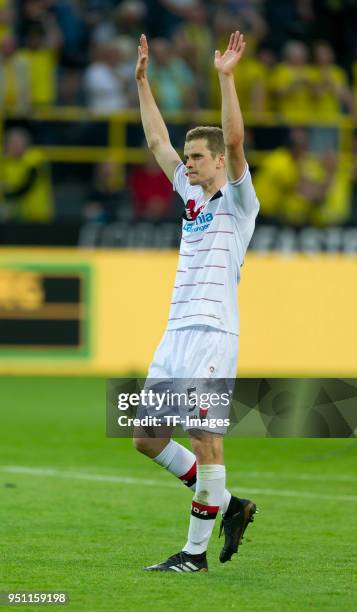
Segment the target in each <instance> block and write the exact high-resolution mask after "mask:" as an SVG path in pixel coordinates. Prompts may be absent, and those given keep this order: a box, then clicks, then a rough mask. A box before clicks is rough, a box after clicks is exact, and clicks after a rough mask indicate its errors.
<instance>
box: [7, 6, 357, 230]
mask: <svg viewBox="0 0 357 612" xmlns="http://www.w3.org/2000/svg"><path fill="white" fill-rule="evenodd" d="M236 28H237V29H240V30H242V31H243V32H244V33H245V37H246V39H247V52H246V54H245V57H244V59H243V61H242V63H241V64H240V66H239V70H237V72H236V81H237V89H238V92H239V97H240V101H241V106H242V109H243V112H244V113H245V115H247V116H249V118H250V124H251V123H253V124H254V122H256V124H257V126H258V129H257V130H254V129H251V130H247V137H246V143H247V149H248V153H249V149H254V150H257V149H265V150H267V149H268V150H269V149H270V150H271V152H269V153H268V154H267V155H265V156H264V157H263V158H262V162H261V163H259V164H257V165H256V168H254V166H255V164H254V163H253V164H252V165H253V169H255V170H256V172H255V184H256V189H257V192H258V196H259V197H260V200H261V204H262V215H263V216H265V217H266V218H267V219H276V220H278V221H281V222H283V223H284V222H285V223H291V224H293V225H294V224H295V225H302V224H312V225H317V226H324V225H330V224H336V223H347V222H348V221H350V220H351V219H352V220H353V219H356V217H357V212H356V209H357V196H356V192H357V189H356V182H357V178H356V174H357V171H356V168H353V167H351V168H349V167H346V164H345V163H344V160H343V158H342V157H341V156H340V155H339V153H338V152H339V147H340V143H339V135H340V133H339V132H338V130H337V128H336V124H337V123H338V122H339V121H340V119H341V118H343V117H347V116H348V117H352V118H353V119H354V120H355V118H356V106H357V0H335V1H334V2H332V1H331V0H290V1H289V0H288V1H286V0H274V2H268V1H267V0H212V1H210V2H203V1H202V0H146V1H143V0H122V1H118V0H17V1H16V0H15V1H11V0H0V107H1V110H2V114H3V115H4V116H5V118H6V117H7V115H9V116H10V115H11V117H12V118H13V116H14V115H16V114H17V115H18V117H26V116H27V115H29V114H30V113H31V112H33V110H35V109H38V108H44V107H48V106H62V107H66V106H69V107H73V106H82V107H87V108H89V109H91V110H93V111H95V112H98V113H107V112H109V113H110V112H115V111H118V110H121V109H128V108H136V107H137V106H138V99H137V92H136V84H135V81H134V78H133V73H134V65H135V62H136V55H137V42H138V38H139V35H140V33H141V32H143V31H144V32H146V33H147V34H148V36H149V39H150V68H149V76H150V81H151V83H152V87H153V91H154V93H155V97H156V99H157V101H158V105H159V107H160V109H161V110H162V111H187V112H189V113H193V112H194V111H196V110H198V109H218V108H219V90H218V82H217V79H216V78H214V73H213V64H212V61H208V58H211V57H212V54H213V51H214V49H215V48H222V47H223V46H224V44H225V42H226V40H227V34H228V33H230V32H231V31H232V30H233V29H236ZM341 33H343V35H341ZM271 114H273V115H274V117H276V118H277V119H278V121H280V122H281V124H282V125H286V126H288V125H289V124H291V123H293V124H294V123H295V124H296V123H297V122H298V123H300V124H303V122H304V121H306V122H308V123H309V124H311V122H314V121H316V123H317V124H318V123H319V122H320V123H321V122H323V123H325V124H326V125H327V126H328V127H326V126H325V128H321V127H318V125H317V127H316V128H310V129H309V130H307V129H304V128H300V129H287V128H286V129H285V131H284V133H282V132H281V133H280V136H279V137H278V139H276V136H275V137H272V136H271V135H270V134H269V133H268V131H267V130H264V127H263V128H262V126H264V125H265V121H266V117H267V116H271ZM6 125H7V127H8V128H9V129H8V135H7V138H6V139H5V154H6V157H5V162H4V170H3V173H2V181H3V184H2V195H3V197H2V200H3V202H4V203H3V205H2V206H1V217H2V219H5V220H7V219H10V220H14V219H19V220H22V221H50V220H51V219H52V217H53V215H54V206H53V195H52V193H51V187H50V185H49V179H48V164H46V160H45V159H44V158H43V157H41V154H40V153H39V151H37V150H36V147H35V146H34V145H31V142H30V137H29V134H26V133H25V130H23V126H22V125H20V128H21V129H19V125H17V124H16V122H15V123H14V122H13V121H12V122H11V121H9V122H8V123H6ZM259 126H260V129H259ZM14 130H15V131H14ZM178 138H179V139H180V134H179V135H178ZM261 141H264V143H263V145H262V144H261ZM14 142H15V146H14V144H13V143H14ZM16 143H17V145H18V146H16ZM19 143H21V145H20V144H19ZM50 144H51V143H50ZM355 146H356V147H357V140H356V145H355ZM14 151H15V152H14ZM14 160H15V161H16V163H15V162H14ZM347 165H348V164H347ZM19 168H20V170H19ZM115 173H116V168H115V163H113V162H110V161H108V163H106V164H105V163H104V164H99V165H98V166H97V167H95V168H94V170H93V184H92V186H91V187H90V189H89V191H88V192H87V193H86V194H85V196H84V199H85V200H86V202H84V206H83V208H82V215H83V217H84V218H85V219H86V220H93V221H98V220H101V221H103V220H104V221H105V220H112V219H113V218H116V217H117V215H118V211H119V209H120V210H121V211H123V210H124V208H125V207H123V206H122V204H119V205H116V204H115V200H116V199H117V200H118V202H121V200H122V199H123V198H124V197H128V193H130V194H131V195H130V197H131V199H132V201H131V207H132V211H133V214H134V216H135V217H137V218H142V217H144V218H145V217H150V216H153V217H160V216H161V215H164V216H170V214H171V211H172V194H171V192H170V190H169V189H168V185H167V183H166V182H165V178H164V177H163V176H162V175H161V174H160V173H159V172H158V170H157V168H155V166H154V164H153V163H152V160H150V158H148V159H147V161H146V162H145V165H144V166H143V167H140V168H134V169H129V174H128V181H127V184H128V186H130V189H129V190H128V191H127V192H126V194H123V192H122V191H121V190H120V189H119V188H118V185H117V181H116V180H115V176H114V175H115ZM113 177H114V178H113ZM143 177H145V182H146V184H147V186H148V187H147V190H146V193H142V192H140V185H141V184H142V180H143ZM103 183H105V184H108V185H109V188H108V189H109V194H108V193H106V195H104V196H103V195H101V196H100V195H98V194H99V193H101V192H100V190H99V191H98V184H103ZM39 184H40V188H39V187H38V185H39ZM272 185H273V186H274V188H272ZM34 189H37V191H38V192H39V191H41V189H42V194H43V197H42V200H43V202H44V201H45V200H46V201H47V204H46V205H45V204H43V206H42V207H41V206H40V205H38V206H37V207H36V206H35V207H34V205H33V204H31V202H33V200H34V195H33V190H34ZM104 191H107V188H105V189H104ZM27 199H29V200H30V202H28V201H27ZM57 213H58V211H57ZM126 214H127V213H126Z"/></svg>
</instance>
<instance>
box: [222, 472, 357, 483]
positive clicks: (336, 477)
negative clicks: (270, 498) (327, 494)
mask: <svg viewBox="0 0 357 612" xmlns="http://www.w3.org/2000/svg"><path fill="white" fill-rule="evenodd" d="M229 474H230V475H232V476H237V477H239V478H246V477H247V478H275V479H277V478H279V479H280V480H322V481H325V480H330V481H335V482H355V483H357V476H353V475H352V474H299V473H297V474H290V473H289V472H245V471H242V472H231V471H229Z"/></svg>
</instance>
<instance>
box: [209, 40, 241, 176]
mask: <svg viewBox="0 0 357 612" xmlns="http://www.w3.org/2000/svg"><path fill="white" fill-rule="evenodd" d="M244 48H245V42H244V38H243V34H240V33H239V32H238V31H236V32H234V33H233V34H231V37H230V39H229V44H228V47H227V49H226V51H225V52H224V54H223V55H221V53H220V51H216V52H215V58H214V65H215V68H216V70H217V72H218V77H219V84H220V88H221V96H222V129H223V138H224V144H225V147H226V156H225V157H226V168H227V174H228V178H229V180H230V181H236V180H237V179H239V178H240V177H241V176H242V175H243V173H244V170H245V166H246V161H245V156H244V149H243V143H244V124H243V117H242V113H241V110H240V106H239V101H238V96H237V92H236V88H235V83H234V74H233V71H234V68H235V67H236V65H237V64H238V62H239V60H240V58H241V57H242V55H243V52H244Z"/></svg>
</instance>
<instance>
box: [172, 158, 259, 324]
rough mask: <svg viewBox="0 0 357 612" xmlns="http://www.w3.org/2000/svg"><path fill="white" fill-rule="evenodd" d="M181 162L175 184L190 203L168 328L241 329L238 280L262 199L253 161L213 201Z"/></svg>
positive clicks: (186, 208)
mask: <svg viewBox="0 0 357 612" xmlns="http://www.w3.org/2000/svg"><path fill="white" fill-rule="evenodd" d="M185 172H186V167H185V166H184V164H183V163H180V164H179V165H178V166H177V168H176V170H175V175H174V181H173V187H174V190H175V191H177V192H178V193H179V194H180V196H181V197H182V199H183V201H184V203H185V217H186V218H185V219H184V220H183V222H182V238H181V244H180V253H179V262H178V268H177V272H176V280H175V286H174V291H173V297H172V302H171V307H170V314H169V321H168V329H169V330H171V329H180V328H182V327H187V326H190V325H208V326H210V327H214V328H217V329H220V330H221V331H226V332H230V333H233V334H239V315H238V305H237V285H238V283H239V281H240V267H241V266H242V264H243V261H244V256H245V253H246V250H247V248H248V244H249V242H250V239H251V237H252V234H253V231H254V226H255V218H256V216H257V214H258V210H259V202H258V200H257V197H256V195H255V191H254V187H253V184H252V179H251V176H250V172H249V168H248V165H247V166H246V168H245V171H244V174H243V176H242V177H241V178H240V179H238V180H237V181H232V182H231V181H228V182H227V183H226V184H225V185H224V186H223V187H222V188H221V189H220V190H219V191H218V192H217V193H216V194H215V195H214V196H213V197H211V198H210V199H209V200H208V201H205V200H204V194H203V190H202V187H201V186H199V185H193V186H192V185H190V183H189V180H188V178H187V177H186V174H185Z"/></svg>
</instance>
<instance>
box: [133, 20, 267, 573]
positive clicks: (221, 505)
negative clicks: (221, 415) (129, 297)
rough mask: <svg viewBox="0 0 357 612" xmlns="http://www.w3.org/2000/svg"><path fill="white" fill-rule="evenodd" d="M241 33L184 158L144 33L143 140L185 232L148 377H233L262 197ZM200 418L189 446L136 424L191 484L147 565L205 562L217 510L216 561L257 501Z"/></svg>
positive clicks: (138, 440)
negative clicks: (239, 489)
mask: <svg viewBox="0 0 357 612" xmlns="http://www.w3.org/2000/svg"><path fill="white" fill-rule="evenodd" d="M244 47H245V42H244V37H243V35H242V34H240V33H239V32H238V31H236V32H234V33H232V34H231V36H230V40H229V44H228V47H227V49H226V51H225V52H224V54H223V55H221V53H220V52H219V51H216V52H215V57H214V65H215V68H216V70H217V73H218V77H219V83H220V89H221V97H222V129H221V128H218V127H197V128H194V129H192V130H190V131H189V132H188V133H187V135H186V142H185V145H184V162H182V161H181V159H180V157H179V155H178V154H177V152H176V151H175V149H174V148H173V147H172V145H171V142H170V137H169V133H168V130H167V128H166V125H165V123H164V121H163V118H162V116H161V114H160V112H159V109H158V107H157V105H156V103H155V100H154V97H153V94H152V92H151V89H150V85H149V81H148V77H147V66H148V59H149V51H148V43H147V40H146V37H145V35H144V34H143V35H142V36H141V38H140V45H139V48H138V62H137V66H136V73H135V76H136V81H137V86H138V91H139V100H140V111H141V119H142V124H143V128H144V132H145V136H146V140H147V143H148V146H149V148H150V149H151V150H152V152H153V154H154V155H155V157H156V160H157V161H158V163H159V165H160V166H161V168H162V169H163V171H164V172H165V173H166V175H167V176H168V178H169V179H170V181H171V182H172V183H173V188H174V190H176V191H177V192H178V193H179V194H180V196H181V197H182V199H183V201H184V204H185V209H184V213H183V224H182V240H181V246H180V253H179V263H178V269H177V273H176V281H175V287H174V293H173V298H172V303H171V309H170V315H169V321H168V327H167V330H166V333H165V334H164V337H163V339H162V341H161V343H160V344H159V346H158V348H157V350H156V353H155V356H154V359H153V362H152V364H151V366H150V369H149V373H148V380H150V379H155V380H156V379H160V380H165V379H166V380H175V379H190V380H192V379H193V378H194V379H196V380H197V381H199V380H207V379H208V380H210V379H215V378H218V379H220V380H223V379H234V378H235V375H236V368H237V356H238V333H239V320H238V309H237V299H236V290H237V283H238V282H239V279H240V267H241V265H242V264H243V260H244V256H245V252H246V250H247V247H248V244H249V242H250V239H251V237H252V234H253V230H254V225H255V217H256V215H257V213H258V209H259V203H258V200H257V198H256V195H255V191H254V188H253V185H252V180H251V176H250V172H249V169H248V165H247V162H246V160H245V156H244V150H243V141H244V126H243V119H242V114H241V110H240V107H239V102H238V98H237V93H236V89H235V84H234V78H233V70H234V68H235V67H236V65H237V64H238V62H239V60H240V58H241V57H242V54H243V52H244ZM224 432H225V430H224V428H223V429H222V430H218V429H216V430H215V431H214V432H212V430H211V431H210V429H209V428H205V427H204V426H202V427H198V428H195V429H188V434H189V436H190V442H191V446H192V450H193V453H192V452H191V451H189V450H188V449H186V448H185V447H184V446H182V445H181V444H178V443H177V442H176V441H174V440H172V439H171V437H170V433H169V434H168V435H167V437H166V438H165V437H162V436H161V437H149V436H148V435H146V436H145V435H142V434H143V432H141V431H140V428H138V429H137V430H136V432H134V444H135V447H136V448H137V449H138V450H139V451H140V452H142V453H144V454H146V455H147V456H148V457H150V458H151V459H153V460H154V461H155V462H156V463H158V464H159V465H161V466H163V467H164V468H166V469H167V470H168V471H170V472H171V473H172V474H174V475H175V476H177V477H178V478H179V479H180V480H181V481H182V482H183V483H184V484H185V485H187V486H188V487H190V488H191V489H192V490H193V491H194V492H195V493H194V497H193V501H192V508H191V516H190V525H189V530H188V537H187V542H186V544H185V545H184V546H183V548H182V550H181V551H180V552H179V553H177V554H175V555H173V556H171V557H169V558H168V559H167V560H166V561H164V562H162V563H158V564H156V565H152V566H149V567H147V568H145V569H147V570H156V571H176V572H191V571H192V572H197V571H207V570H208V565H207V558H206V551H207V547H208V542H209V539H210V536H211V533H212V530H213V526H214V522H215V518H216V515H217V514H218V511H219V510H220V511H221V513H222V517H223V518H222V524H221V530H224V534H225V543H224V546H223V549H222V551H221V553H220V561H221V562H222V563H225V562H226V561H228V560H230V559H231V556H232V554H234V553H236V552H237V550H238V546H239V544H240V543H241V541H242V537H243V534H244V531H245V529H246V527H247V525H248V524H249V522H251V521H252V520H253V516H254V513H255V511H256V506H255V504H254V503H253V502H251V501H250V500H246V499H239V498H237V497H235V496H233V495H231V494H230V493H229V491H227V489H226V488H225V478H226V474H225V466H224V460H223V435H222V434H223V433H224Z"/></svg>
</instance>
